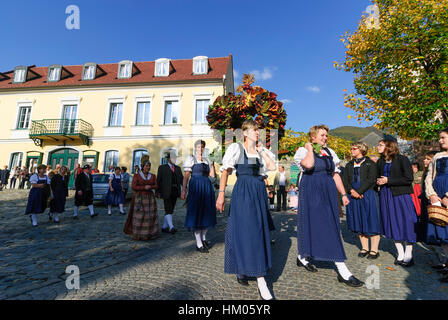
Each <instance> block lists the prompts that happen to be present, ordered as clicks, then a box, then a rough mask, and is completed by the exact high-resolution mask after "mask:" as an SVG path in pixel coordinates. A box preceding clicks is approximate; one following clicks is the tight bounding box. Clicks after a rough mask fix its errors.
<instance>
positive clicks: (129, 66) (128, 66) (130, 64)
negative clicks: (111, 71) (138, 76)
mask: <svg viewBox="0 0 448 320" xmlns="http://www.w3.org/2000/svg"><path fill="white" fill-rule="evenodd" d="M133 66H134V63H133V62H132V61H130V60H124V61H121V62H120V63H119V64H118V73H117V78H118V79H130V78H132V69H133ZM123 67H124V68H125V69H124V70H128V71H129V73H128V74H125V75H122V74H121V71H122V68H123Z"/></svg>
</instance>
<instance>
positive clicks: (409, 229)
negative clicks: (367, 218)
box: [380, 187, 417, 242]
mask: <svg viewBox="0 0 448 320" xmlns="http://www.w3.org/2000/svg"><path fill="white" fill-rule="evenodd" d="M380 213H381V225H382V234H383V235H384V236H386V238H389V239H393V240H395V241H407V242H416V241H417V213H416V212H415V207H414V203H413V202H412V198H411V195H410V194H403V195H398V196H394V195H392V191H391V190H390V187H382V188H381V190H380Z"/></svg>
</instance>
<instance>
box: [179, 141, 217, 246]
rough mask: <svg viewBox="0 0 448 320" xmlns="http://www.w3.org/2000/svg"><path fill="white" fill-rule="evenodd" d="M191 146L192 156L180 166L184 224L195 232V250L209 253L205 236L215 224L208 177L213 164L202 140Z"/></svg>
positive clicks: (211, 191)
mask: <svg viewBox="0 0 448 320" xmlns="http://www.w3.org/2000/svg"><path fill="white" fill-rule="evenodd" d="M194 148H195V155H193V156H190V157H188V158H187V160H186V161H185V162H184V165H183V167H184V172H185V175H184V181H183V187H182V194H181V199H182V200H185V199H187V215H186V217H185V227H187V229H188V230H190V231H193V232H194V236H195V238H196V250H197V251H199V252H201V253H208V250H209V249H210V242H209V241H207V239H206V235H207V231H208V229H210V228H212V227H214V226H215V225H216V202H215V189H214V188H213V185H212V182H211V181H210V179H209V176H210V177H212V178H215V167H214V164H213V163H212V164H210V161H209V160H208V159H206V158H204V157H203V155H202V154H203V152H204V148H205V141H203V140H198V141H196V142H195V144H194ZM190 177H191V179H190ZM187 184H188V189H187ZM187 190H188V195H187V196H186V194H187Z"/></svg>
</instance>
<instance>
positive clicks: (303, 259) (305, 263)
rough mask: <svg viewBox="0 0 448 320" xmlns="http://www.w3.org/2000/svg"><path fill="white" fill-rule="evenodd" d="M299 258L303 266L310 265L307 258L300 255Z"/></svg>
mask: <svg viewBox="0 0 448 320" xmlns="http://www.w3.org/2000/svg"><path fill="white" fill-rule="evenodd" d="M297 258H298V259H299V261H300V262H302V264H303V265H304V266H306V265H307V264H308V263H309V262H308V261H307V260H306V259H305V258H302V257H301V256H300V254H299V255H298V256H297Z"/></svg>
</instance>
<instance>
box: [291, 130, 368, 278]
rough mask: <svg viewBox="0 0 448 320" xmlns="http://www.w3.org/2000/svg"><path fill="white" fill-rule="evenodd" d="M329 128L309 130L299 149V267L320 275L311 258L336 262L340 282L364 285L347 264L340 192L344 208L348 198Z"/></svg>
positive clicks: (296, 157)
mask: <svg viewBox="0 0 448 320" xmlns="http://www.w3.org/2000/svg"><path fill="white" fill-rule="evenodd" d="M328 132H329V128H328V127H327V126H325V125H319V126H314V127H312V128H311V129H310V132H309V138H310V142H309V143H307V144H305V146H304V147H300V148H299V149H298V150H297V152H296V154H295V156H294V161H295V162H296V164H297V166H299V168H300V169H301V171H302V177H301V179H300V186H299V207H298V212H297V246H298V256H297V266H299V267H304V268H305V269H306V270H307V271H310V272H317V268H316V267H315V266H314V265H312V264H311V262H309V261H308V258H314V260H321V261H333V262H334V263H335V266H336V269H337V275H338V277H337V278H338V281H339V282H342V283H344V284H346V285H348V286H351V287H360V286H362V285H363V284H364V283H363V282H362V281H360V280H359V279H357V278H356V277H355V276H354V275H353V274H352V273H351V272H350V271H349V269H348V268H347V266H346V265H345V262H344V261H345V260H346V259H347V257H346V255H345V250H344V246H343V244H342V238H341V226H340V222H339V201H338V191H339V193H341V194H342V201H343V204H344V206H347V205H348V204H349V202H350V201H349V199H348V195H347V194H346V193H345V189H344V185H343V183H342V180H341V177H340V176H339V174H338V172H339V171H338V169H337V167H338V164H339V158H338V156H337V155H336V153H335V152H334V151H333V150H331V149H330V148H328V147H327V139H328Z"/></svg>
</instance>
